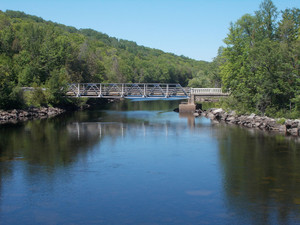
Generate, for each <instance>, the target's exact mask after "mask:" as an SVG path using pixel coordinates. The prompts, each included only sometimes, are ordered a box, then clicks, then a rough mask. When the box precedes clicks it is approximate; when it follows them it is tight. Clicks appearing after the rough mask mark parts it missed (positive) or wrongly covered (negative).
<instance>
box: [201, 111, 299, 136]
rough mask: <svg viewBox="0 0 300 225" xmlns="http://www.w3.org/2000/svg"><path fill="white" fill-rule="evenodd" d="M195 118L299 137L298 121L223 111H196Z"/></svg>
mask: <svg viewBox="0 0 300 225" xmlns="http://www.w3.org/2000/svg"><path fill="white" fill-rule="evenodd" d="M195 116H204V117H207V118H209V119H211V120H218V121H223V122H225V123H227V124H236V125H240V126H243V127H247V128H257V129H260V130H266V131H274V132H280V133H283V134H287V135H293V136H300V120H276V119H274V118H270V117H267V116H263V117H262V116H258V115H255V114H253V113H252V114H251V115H248V116H247V115H241V116H239V115H236V113H235V112H234V111H232V112H230V113H228V112H225V111H224V110H223V109H220V108H219V109H214V108H212V109H209V110H200V109H198V110H196V112H195Z"/></svg>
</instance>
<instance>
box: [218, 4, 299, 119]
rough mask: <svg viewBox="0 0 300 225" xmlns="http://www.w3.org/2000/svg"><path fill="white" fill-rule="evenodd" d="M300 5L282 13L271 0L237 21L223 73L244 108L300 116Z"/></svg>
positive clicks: (236, 104)
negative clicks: (299, 7)
mask: <svg viewBox="0 0 300 225" xmlns="http://www.w3.org/2000/svg"><path fill="white" fill-rule="evenodd" d="M299 34H300V10H299V9H298V8H293V9H286V10H284V11H281V12H279V11H278V10H277V8H276V6H275V5H274V4H273V2H272V1H270V0H265V1H263V2H262V3H261V5H260V8H259V10H258V11H256V12H255V13H254V15H250V14H246V15H244V16H242V17H241V18H240V19H239V20H238V21H236V22H235V23H232V24H231V26H230V29H229V34H228V36H227V37H226V39H225V44H226V45H227V46H226V47H225V48H224V49H223V52H222V65H221V66H220V73H221V77H222V83H223V85H224V86H223V87H224V88H225V89H228V90H230V91H231V93H232V99H231V100H232V102H229V103H230V104H229V105H230V107H231V108H234V109H237V108H238V109H239V110H240V111H241V112H242V113H245V112H256V113H259V114H266V115H271V116H275V117H293V118H299V117H300V73H299V70H300V67H299V64H300V36H299Z"/></svg>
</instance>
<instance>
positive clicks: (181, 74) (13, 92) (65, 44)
mask: <svg viewBox="0 0 300 225" xmlns="http://www.w3.org/2000/svg"><path fill="white" fill-rule="evenodd" d="M210 66H211V65H210V63H208V62H205V61H196V60H192V59H189V58H187V57H184V56H176V55H174V54H171V53H165V52H163V51H160V50H156V49H151V48H147V47H143V46H138V45H137V44H136V43H135V42H132V41H126V40H120V39H117V38H112V37H109V36H108V35H106V34H103V33H100V32H97V31H94V30H91V29H80V30H78V29H75V28H74V27H69V26H65V25H62V24H56V23H53V22H50V21H45V20H43V19H42V18H39V17H36V16H31V15H27V14H25V13H23V12H17V11H9V10H8V11H6V12H1V11H0V108H14V107H19V106H20V105H22V104H21V103H20V98H19V96H18V95H19V94H20V91H19V89H18V87H24V86H34V87H46V88H47V90H49V91H48V92H47V93H44V94H45V96H43V98H42V99H41V100H40V103H45V104H46V103H50V104H58V103H59V102H60V100H61V99H60V96H61V94H62V93H60V89H61V87H62V86H64V85H66V84H67V83H68V82H171V83H180V84H182V85H187V84H188V82H189V80H190V79H192V78H194V80H193V82H191V83H192V85H193V84H195V83H196V84H197V85H201V84H202V85H218V84H219V83H216V84H214V83H209V82H211V81H210V80H209V79H208V78H207V77H208V76H209V73H210V71H211V70H210ZM200 77H201V79H202V80H201V79H200ZM207 82H208V83H207ZM40 95H43V92H40V93H37V94H36V97H37V96H40ZM33 98H34V96H33Z"/></svg>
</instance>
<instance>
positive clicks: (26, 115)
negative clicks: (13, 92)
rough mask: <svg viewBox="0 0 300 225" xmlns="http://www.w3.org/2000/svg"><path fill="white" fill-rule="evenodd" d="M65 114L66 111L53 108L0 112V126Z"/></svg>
mask: <svg viewBox="0 0 300 225" xmlns="http://www.w3.org/2000/svg"><path fill="white" fill-rule="evenodd" d="M64 112H66V110H64V109H61V108H54V107H41V108H29V109H26V110H19V109H14V110H7V111H3V110H0V124H6V123H17V122H22V121H27V120H33V119H44V118H49V117H54V116H57V115H59V114H62V113H64Z"/></svg>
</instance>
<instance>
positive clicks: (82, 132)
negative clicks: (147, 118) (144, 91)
mask: <svg viewBox="0 0 300 225" xmlns="http://www.w3.org/2000/svg"><path fill="white" fill-rule="evenodd" d="M180 118H186V119H187V124H188V127H189V129H194V128H195V117H194V116H193V115H192V114H180ZM170 127H172V128H174V127H176V129H177V130H182V129H186V125H185V124H184V123H182V124H176V125H175V124H170V123H167V122H165V123H155V124H149V123H148V122H141V123H138V124H129V125H128V124H127V123H123V122H75V123H71V124H69V125H67V129H68V132H69V133H71V134H73V135H74V136H77V139H78V140H80V139H81V138H84V137H85V136H86V135H88V136H90V137H92V136H93V137H95V136H98V137H99V138H102V137H104V136H105V135H109V136H121V137H124V136H125V135H126V133H127V132H129V133H134V132H138V134H139V136H140V135H141V134H142V136H144V137H146V136H147V132H148V130H151V131H153V128H154V129H155V130H159V132H160V134H162V133H163V134H164V135H165V136H166V137H167V136H168V135H169V132H168V130H169V129H170Z"/></svg>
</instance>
